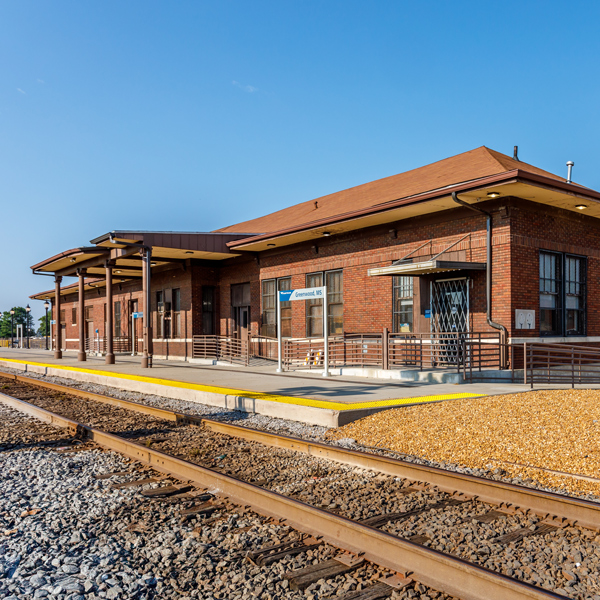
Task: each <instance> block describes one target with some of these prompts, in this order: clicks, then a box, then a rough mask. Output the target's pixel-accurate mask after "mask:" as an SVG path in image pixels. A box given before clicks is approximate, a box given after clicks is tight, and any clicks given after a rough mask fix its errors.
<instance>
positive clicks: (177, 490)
mask: <svg viewBox="0 0 600 600" xmlns="http://www.w3.org/2000/svg"><path fill="white" fill-rule="evenodd" d="M191 489H192V486H191V485H190V484H188V483H178V484H175V485H165V486H162V487H157V488H152V489H149V490H142V491H141V492H140V494H141V495H142V496H145V497H146V498H166V497H168V496H174V495H175V494H182V493H184V492H189V491H190V490H191Z"/></svg>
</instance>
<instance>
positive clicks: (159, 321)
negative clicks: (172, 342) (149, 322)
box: [156, 291, 165, 338]
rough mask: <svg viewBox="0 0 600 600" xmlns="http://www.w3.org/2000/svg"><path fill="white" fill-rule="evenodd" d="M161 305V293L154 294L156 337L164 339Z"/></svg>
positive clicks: (163, 318) (162, 307) (163, 316)
mask: <svg viewBox="0 0 600 600" xmlns="http://www.w3.org/2000/svg"><path fill="white" fill-rule="evenodd" d="M163 310H164V304H163V293H162V291H160V292H156V337H157V338H164V337H165V327H164V325H165V313H164V312H162V311H163Z"/></svg>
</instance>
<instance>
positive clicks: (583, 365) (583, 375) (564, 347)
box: [523, 343, 600, 388]
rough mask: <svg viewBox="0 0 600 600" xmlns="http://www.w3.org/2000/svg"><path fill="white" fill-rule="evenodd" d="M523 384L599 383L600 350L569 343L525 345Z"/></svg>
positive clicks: (573, 385)
mask: <svg viewBox="0 0 600 600" xmlns="http://www.w3.org/2000/svg"><path fill="white" fill-rule="evenodd" d="M523 354H524V361H525V364H524V381H523V382H524V383H525V384H527V383H528V384H530V386H531V387H532V388H533V386H534V385H535V384H536V383H537V384H555V383H558V384H561V383H562V384H567V385H570V386H571V387H572V388H574V387H575V385H589V384H600V348H594V347H593V346H579V345H572V344H571V345H569V344H543V343H526V344H524V351H523Z"/></svg>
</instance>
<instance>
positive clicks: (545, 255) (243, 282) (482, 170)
mask: <svg viewBox="0 0 600 600" xmlns="http://www.w3.org/2000/svg"><path fill="white" fill-rule="evenodd" d="M598 217H600V194H599V193H598V192H596V191H594V190H591V189H589V188H586V187H583V186H581V185H578V184H575V183H572V182H570V181H566V180H565V178H563V177H559V176H557V175H554V174H552V173H548V172H546V171H543V170H541V169H539V168H537V167H534V166H532V165H529V164H526V163H524V162H521V161H519V160H518V158H517V157H516V156H514V157H513V158H511V157H509V156H506V155H503V154H500V153H498V152H495V151H493V150H490V149H488V148H486V147H481V148H477V149H475V150H472V151H470V152H466V153H464V154H460V155H457V156H454V157H451V158H447V159H445V160H441V161H439V162H436V163H433V164H431V165H427V166H425V167H421V168H418V169H415V170H412V171H408V172H406V173H401V174H399V175H394V176H391V177H387V178H385V179H381V180H378V181H374V182H371V183H367V184H364V185H360V186H357V187H354V188H351V189H348V190H344V191H341V192H337V193H334V194H330V195H328V196H324V197H322V198H318V199H316V200H310V201H307V202H304V203H301V204H298V205H295V206H292V207H289V208H285V209H283V210H280V211H278V212H276V213H273V214H270V215H266V216H263V217H258V218H256V219H254V220H251V221H247V222H244V223H239V224H237V225H232V226H229V227H226V228H223V229H220V230H217V231H215V232H210V233H165V232H139V231H127V230H125V231H123V230H117V231H113V232H111V233H109V234H106V235H103V236H100V237H98V238H96V239H94V240H92V241H91V244H90V246H86V247H80V248H75V249H72V250H67V251H65V252H62V253H61V254H59V255H57V256H54V257H51V258H49V259H47V260H45V261H42V262H40V263H38V264H36V265H34V266H33V267H32V269H33V271H34V273H45V274H52V275H54V277H55V289H54V290H50V291H47V292H42V293H39V294H35V295H34V296H32V298H34V299H40V300H49V301H50V302H51V303H52V308H53V313H52V314H53V319H55V320H56V321H57V323H59V325H58V324H57V325H55V326H54V327H53V339H54V340H55V345H56V344H58V348H55V349H56V353H57V355H60V349H61V348H62V349H77V350H79V357H80V359H82V360H84V359H85V351H86V350H87V351H97V350H100V351H101V352H106V353H107V362H110V361H112V360H114V357H113V354H114V353H118V352H119V351H131V342H132V340H134V345H135V347H136V349H138V350H139V351H140V352H141V353H144V360H146V361H147V359H148V357H149V356H151V355H152V354H153V355H154V356H157V357H169V358H171V357H173V358H175V357H178V358H186V357H188V358H189V357H191V356H192V354H193V344H192V340H193V339H194V338H195V337H196V338H198V336H208V335H220V336H224V337H228V338H239V339H244V338H247V337H250V338H257V336H267V337H271V338H272V337H274V336H276V333H277V332H276V312H275V307H276V293H277V290H285V289H296V288H304V287H317V286H322V285H326V286H327V298H326V302H327V306H328V314H329V319H328V321H329V322H328V324H327V326H328V331H329V334H330V335H332V336H341V335H344V334H354V333H373V332H381V331H383V330H384V329H387V330H389V332H391V333H397V334H403V335H405V336H409V335H410V336H414V337H417V336H419V335H425V336H427V335H430V334H432V333H444V332H446V333H448V332H450V333H460V334H468V335H474V334H478V333H488V334H491V333H494V334H497V335H499V336H501V337H502V339H505V340H506V341H508V342H512V343H519V342H522V341H524V340H526V339H527V340H534V339H535V340H546V341H565V340H569V341H573V342H585V343H594V342H600V314H599V305H598V304H597V303H596V302H595V301H593V298H594V297H595V294H596V292H597V291H598V290H597V287H598V285H599V284H598V282H599V281H600V241H599V239H600V238H599V236H598V233H599V223H600V221H599V220H598ZM490 256H491V262H490V261H489V258H490ZM72 276H75V277H78V281H77V282H75V283H73V284H71V285H63V283H66V280H64V279H63V278H67V277H72ZM487 285H489V290H488V288H487V287H486V286H487ZM147 302H149V303H150V308H151V310H150V312H149V313H148V312H147V311H146V310H145V306H146V304H147ZM322 302H323V301H322V300H310V301H302V302H293V303H291V302H290V303H283V304H282V334H283V336H284V337H289V338H295V339H300V338H320V337H322V336H323V307H322ZM138 312H143V313H144V317H143V321H144V322H143V323H142V322H141V321H142V319H132V315H133V314H134V313H138ZM144 335H146V341H145V342H144ZM111 337H112V338H113V339H112V340H111V339H110V338H111ZM111 346H112V348H113V351H112V352H111V351H110V350H111ZM150 363H151V360H150Z"/></svg>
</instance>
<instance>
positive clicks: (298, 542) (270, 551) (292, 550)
mask: <svg viewBox="0 0 600 600" xmlns="http://www.w3.org/2000/svg"><path fill="white" fill-rule="evenodd" d="M321 543H322V542H320V541H319V540H317V539H316V538H313V537H305V538H303V539H294V540H288V541H287V542H283V543H282V544H276V545H274V546H265V547H263V548H261V549H260V550H255V551H254V552H248V553H247V554H246V558H247V559H248V560H249V561H250V562H251V563H253V564H255V565H257V566H259V567H266V566H267V565H270V564H271V563H274V562H277V561H278V560H281V559H282V558H284V557H285V556H296V555H297V554H301V553H302V552H306V551H308V550H314V549H315V548H318V547H319V546H320V545H321Z"/></svg>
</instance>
